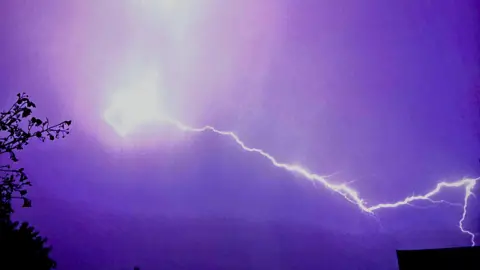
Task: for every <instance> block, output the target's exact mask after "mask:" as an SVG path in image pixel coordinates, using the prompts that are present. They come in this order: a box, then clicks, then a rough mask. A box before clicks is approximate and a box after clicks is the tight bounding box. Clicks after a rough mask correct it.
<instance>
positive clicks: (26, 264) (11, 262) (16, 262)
mask: <svg viewBox="0 0 480 270" xmlns="http://www.w3.org/2000/svg"><path fill="white" fill-rule="evenodd" d="M46 242H47V239H46V238H42V237H41V236H39V233H38V232H36V231H35V229H34V228H33V227H31V226H30V225H29V224H28V223H26V222H24V223H22V224H21V225H20V226H19V223H18V222H8V221H7V222H1V223H0V260H1V261H0V267H1V268H2V269H9V270H16V269H18V270H20V269H35V270H50V269H54V268H55V267H56V262H55V261H54V260H52V259H51V258H50V256H49V253H50V251H51V247H45V243H46Z"/></svg>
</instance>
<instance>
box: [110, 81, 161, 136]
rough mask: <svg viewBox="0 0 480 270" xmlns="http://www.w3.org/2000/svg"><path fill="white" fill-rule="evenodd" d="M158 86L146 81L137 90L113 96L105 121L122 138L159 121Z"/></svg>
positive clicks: (128, 90) (129, 90)
mask: <svg viewBox="0 0 480 270" xmlns="http://www.w3.org/2000/svg"><path fill="white" fill-rule="evenodd" d="M159 108H161V106H160V104H159V97H158V93H157V85H156V84H155V83H153V82H152V81H149V80H146V81H145V82H144V83H143V85H141V87H137V88H135V90H132V89H127V90H124V91H119V92H117V93H115V94H114V95H113V96H112V100H111V101H110V106H109V107H108V109H107V110H106V111H105V112H104V114H103V117H104V120H105V121H106V122H107V123H108V124H109V125H110V126H112V127H113V128H114V129H115V131H116V132H117V133H118V134H119V135H120V136H122V137H124V136H126V135H127V134H128V133H131V132H133V131H134V130H135V129H136V128H137V127H139V126H143V125H145V124H148V123H153V122H155V121H157V120H158V117H159V116H160V115H161V111H160V109H159Z"/></svg>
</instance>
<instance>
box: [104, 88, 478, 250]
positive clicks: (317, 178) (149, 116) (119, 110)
mask: <svg viewBox="0 0 480 270" xmlns="http://www.w3.org/2000/svg"><path fill="white" fill-rule="evenodd" d="M147 86H148V85H147ZM150 86H151V85H150ZM154 90H155V88H154V87H143V88H140V89H139V88H137V91H135V92H120V93H118V95H116V96H115V97H114V98H113V100H112V103H111V106H110V107H109V108H108V110H107V111H106V112H105V115H104V117H105V120H106V121H107V122H108V123H109V124H110V125H111V126H113V128H114V129H115V130H116V131H117V132H118V133H119V134H120V135H121V136H125V135H127V134H128V133H129V132H132V131H133V130H134V129H135V128H136V127H138V126H140V125H143V124H145V123H148V122H157V121H158V122H165V123H168V124H172V125H174V126H175V127H177V128H178V129H180V130H182V131H185V132H197V133H199V132H207V131H210V132H213V133H216V134H218V135H222V136H226V137H229V138H230V139H232V140H233V141H234V142H235V143H236V144H237V145H239V146H240V147H241V149H243V150H244V151H247V152H250V153H255V154H258V155H260V156H262V157H263V158H265V159H267V160H268V161H269V162H270V163H271V164H272V165H274V166H275V167H277V168H281V169H284V170H286V171H288V172H291V173H294V174H297V175H300V176H302V177H304V178H306V179H308V180H310V181H314V182H316V183H320V184H322V185H323V186H325V187H326V188H328V189H330V190H332V191H334V192H336V193H337V194H339V195H341V196H342V197H344V198H345V199H346V200H347V201H349V202H351V203H353V204H355V205H356V206H357V207H358V208H359V209H360V210H361V211H363V212H366V213H369V214H372V215H373V214H374V213H375V212H376V211H378V210H381V209H393V208H397V207H400V206H407V205H408V206H413V205H412V203H414V202H416V201H426V202H430V203H448V202H445V201H437V200H434V197H435V196H437V195H439V194H440V192H442V191H443V190H445V189H453V188H461V189H464V190H465V196H464V198H463V204H462V205H461V206H462V209H463V211H462V216H461V219H460V220H459V222H458V226H459V228H460V230H461V232H462V233H465V234H468V235H469V236H470V239H471V244H472V246H475V245H476V243H475V234H474V233H473V232H471V231H469V230H468V229H466V228H465V226H464V222H465V219H466V217H467V210H468V202H469V199H470V197H473V196H474V194H473V189H474V187H475V185H476V183H477V181H478V180H479V179H480V178H477V179H468V178H465V179H461V180H458V181H455V182H440V183H438V184H437V185H436V187H435V188H434V189H432V190H431V191H429V192H427V193H425V194H424V195H414V196H409V197H406V198H404V199H402V200H399V201H397V202H392V203H380V204H377V205H368V204H367V203H366V202H365V201H364V200H363V199H362V198H361V197H360V195H359V193H358V191H357V190H355V189H354V188H352V187H349V186H348V185H347V184H335V183H332V182H330V181H329V180H327V178H326V177H325V176H321V175H318V174H315V173H313V172H311V171H309V170H308V169H306V168H304V167H302V166H300V165H295V164H289V163H283V162H280V161H278V160H277V159H276V158H275V157H273V156H272V155H270V154H268V153H267V152H265V151H263V150H262V149H259V148H253V147H249V146H247V145H246V144H245V143H244V142H243V141H242V140H241V139H240V138H239V137H238V136H237V135H236V134H235V133H233V132H231V131H221V130H218V129H216V128H214V127H212V126H204V127H201V128H194V127H190V126H187V125H185V124H183V123H181V122H179V121H177V120H175V119H170V118H167V117H166V116H165V115H163V114H162V113H161V112H160V111H158V109H156V108H159V106H158V104H157V102H158V100H157V95H156V92H155V91H154Z"/></svg>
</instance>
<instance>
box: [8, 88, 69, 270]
mask: <svg viewBox="0 0 480 270" xmlns="http://www.w3.org/2000/svg"><path fill="white" fill-rule="evenodd" d="M34 108H36V106H35V103H33V102H32V101H30V99H29V97H28V95H26V94H25V93H21V94H18V95H17V101H16V102H15V103H14V104H13V105H12V106H11V107H10V109H9V110H8V111H5V112H1V113H0V155H2V154H7V155H8V158H9V159H10V160H11V161H12V162H13V163H16V162H18V158H17V155H16V153H17V152H18V151H21V150H22V149H24V147H25V146H26V145H28V144H29V143H30V141H31V139H38V140H40V141H42V142H44V141H46V140H51V141H53V140H55V139H59V138H63V137H65V135H67V134H69V132H70V129H69V128H70V125H71V124H72V122H71V121H63V122H61V123H59V124H55V125H51V124H50V122H49V120H48V119H45V120H41V119H39V118H37V117H33V116H31V114H32V112H33V109H34ZM31 185H32V183H31V182H30V180H29V179H28V176H27V175H26V173H25V171H24V169H23V168H16V166H12V165H11V164H5V165H0V264H1V266H6V265H5V264H6V263H13V264H12V265H8V267H6V268H2V267H0V268H1V269H38V270H43V269H52V268H55V262H54V261H53V260H51V259H50V258H49V252H50V248H49V247H44V244H45V243H46V239H44V238H41V237H40V236H38V232H35V231H34V228H33V227H31V226H29V225H28V224H27V223H23V224H22V225H21V226H20V227H18V225H19V224H18V222H12V221H11V215H12V213H13V212H14V209H13V206H12V201H13V200H14V199H19V200H21V201H22V202H23V204H22V205H23V207H31V206H32V202H31V200H30V199H29V198H28V197H27V193H28V191H27V188H28V187H29V186H31ZM12 260H15V261H12ZM27 266H28V267H27Z"/></svg>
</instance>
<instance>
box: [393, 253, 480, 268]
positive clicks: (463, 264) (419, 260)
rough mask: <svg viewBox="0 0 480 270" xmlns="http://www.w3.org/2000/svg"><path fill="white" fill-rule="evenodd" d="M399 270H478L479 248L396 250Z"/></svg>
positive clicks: (479, 260)
mask: <svg viewBox="0 0 480 270" xmlns="http://www.w3.org/2000/svg"><path fill="white" fill-rule="evenodd" d="M397 258H398V265H399V269H400V270H417V269H418V270H420V269H422V270H424V269H429V270H437V269H442V270H474V269H475V270H479V269H480V247H459V248H442V249H424V250H397Z"/></svg>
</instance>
